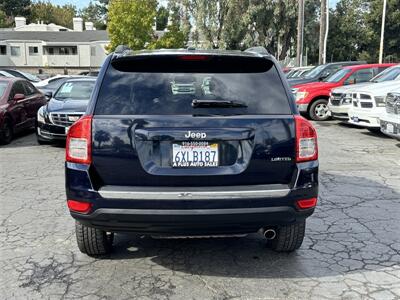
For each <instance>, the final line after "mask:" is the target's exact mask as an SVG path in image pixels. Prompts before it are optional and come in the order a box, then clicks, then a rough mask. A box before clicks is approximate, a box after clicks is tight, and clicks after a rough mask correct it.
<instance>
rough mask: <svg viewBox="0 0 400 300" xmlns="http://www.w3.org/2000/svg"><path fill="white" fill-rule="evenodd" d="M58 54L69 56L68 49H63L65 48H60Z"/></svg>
mask: <svg viewBox="0 0 400 300" xmlns="http://www.w3.org/2000/svg"><path fill="white" fill-rule="evenodd" d="M58 52H59V53H60V55H68V54H69V51H68V48H65V47H61V48H60V49H59V50H58Z"/></svg>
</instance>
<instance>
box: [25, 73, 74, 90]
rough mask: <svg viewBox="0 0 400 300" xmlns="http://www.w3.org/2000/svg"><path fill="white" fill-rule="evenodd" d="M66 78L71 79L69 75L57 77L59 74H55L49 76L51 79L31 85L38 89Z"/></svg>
mask: <svg viewBox="0 0 400 300" xmlns="http://www.w3.org/2000/svg"><path fill="white" fill-rule="evenodd" d="M66 77H71V75H59V74H57V75H55V76H51V77H49V78H46V79H43V80H41V81H38V82H34V83H33V85H34V86H36V87H37V88H40V87H43V86H46V85H48V84H50V83H52V82H56V81H58V80H60V79H62V78H66Z"/></svg>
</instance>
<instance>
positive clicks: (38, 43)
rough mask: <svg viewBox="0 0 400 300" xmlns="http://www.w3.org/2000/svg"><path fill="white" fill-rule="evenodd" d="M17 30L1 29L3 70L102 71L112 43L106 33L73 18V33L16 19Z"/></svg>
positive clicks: (20, 18)
mask: <svg viewBox="0 0 400 300" xmlns="http://www.w3.org/2000/svg"><path fill="white" fill-rule="evenodd" d="M15 24H16V26H15V28H12V29H6V30H0V67H17V68H18V67H19V68H79V69H91V68H99V67H100V66H101V64H102V63H103V61H104V59H105V57H106V55H107V53H106V50H105V46H106V45H107V44H109V38H108V34H107V31H105V30H96V29H95V28H94V27H93V23H92V22H85V28H86V30H84V28H83V20H82V19H81V18H74V19H73V24H74V28H73V30H71V29H69V28H66V27H63V26H59V25H56V24H43V22H38V23H36V24H35V23H31V24H28V25H27V24H26V20H25V18H23V17H16V18H15Z"/></svg>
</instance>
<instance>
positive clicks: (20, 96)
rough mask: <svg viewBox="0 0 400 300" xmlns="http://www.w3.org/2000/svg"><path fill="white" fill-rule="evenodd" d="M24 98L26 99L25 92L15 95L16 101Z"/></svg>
mask: <svg viewBox="0 0 400 300" xmlns="http://www.w3.org/2000/svg"><path fill="white" fill-rule="evenodd" d="M23 99H25V95H24V94H15V95H14V100H15V101H20V100H23Z"/></svg>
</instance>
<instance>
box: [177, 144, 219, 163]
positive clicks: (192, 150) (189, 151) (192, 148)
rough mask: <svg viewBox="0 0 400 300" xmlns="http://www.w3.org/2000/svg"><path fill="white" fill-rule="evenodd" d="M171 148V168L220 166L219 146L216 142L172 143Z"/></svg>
mask: <svg viewBox="0 0 400 300" xmlns="http://www.w3.org/2000/svg"><path fill="white" fill-rule="evenodd" d="M171 148H172V151H171V152H172V159H171V166H172V167H173V168H196V169H198V168H213V167H214V168H215V167H218V166H219V164H220V160H219V158H220V157H219V145H218V143H216V142H207V141H182V142H173V143H172V147H171ZM207 153H209V154H207Z"/></svg>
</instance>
